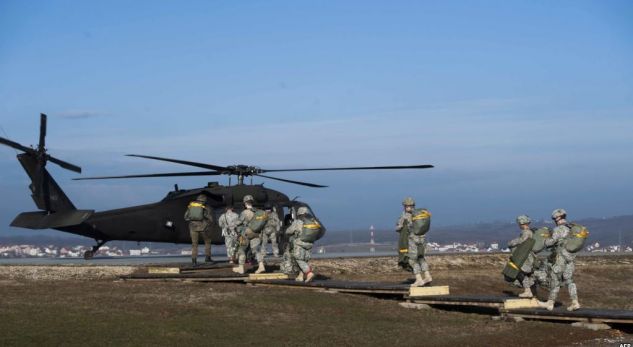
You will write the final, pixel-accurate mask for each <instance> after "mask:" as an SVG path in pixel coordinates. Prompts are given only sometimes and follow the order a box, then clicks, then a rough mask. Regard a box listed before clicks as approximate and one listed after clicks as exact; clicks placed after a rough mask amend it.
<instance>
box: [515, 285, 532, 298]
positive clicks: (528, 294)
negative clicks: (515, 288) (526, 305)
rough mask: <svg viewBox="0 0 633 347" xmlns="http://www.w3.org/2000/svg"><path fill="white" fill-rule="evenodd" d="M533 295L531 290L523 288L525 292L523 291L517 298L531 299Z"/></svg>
mask: <svg viewBox="0 0 633 347" xmlns="http://www.w3.org/2000/svg"><path fill="white" fill-rule="evenodd" d="M533 297H534V294H532V289H530V288H529V287H528V288H525V290H524V291H523V293H521V294H519V298H533Z"/></svg>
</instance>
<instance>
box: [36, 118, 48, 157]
mask: <svg viewBox="0 0 633 347" xmlns="http://www.w3.org/2000/svg"><path fill="white" fill-rule="evenodd" d="M45 141H46V115H45V114H43V113H40V142H39V145H38V147H37V149H38V150H39V151H44V148H46V142H45Z"/></svg>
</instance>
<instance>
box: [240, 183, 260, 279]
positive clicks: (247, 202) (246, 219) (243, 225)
mask: <svg viewBox="0 0 633 347" xmlns="http://www.w3.org/2000/svg"><path fill="white" fill-rule="evenodd" d="M243 201H244V207H245V208H244V211H242V213H241V214H240V218H239V229H240V236H239V237H240V238H242V239H245V238H246V235H245V232H246V229H247V226H248V224H249V223H250V221H251V220H252V219H253V218H255V210H254V208H253V203H254V202H255V199H253V197H252V196H251V195H246V196H245V197H244V200H243ZM242 243H244V244H245V245H242V244H240V247H239V248H238V251H237V254H238V266H236V267H234V268H233V271H234V272H237V273H239V274H244V264H245V263H246V253H247V251H248V248H249V247H250V249H251V252H253V254H255V256H256V257H257V261H258V263H259V267H258V268H257V271H255V273H262V272H264V271H266V268H265V266H264V258H263V257H262V254H261V251H260V249H259V248H260V247H261V244H262V240H261V234H258V235H257V236H256V237H254V238H253V239H251V240H250V241H248V240H246V241H243V242H242Z"/></svg>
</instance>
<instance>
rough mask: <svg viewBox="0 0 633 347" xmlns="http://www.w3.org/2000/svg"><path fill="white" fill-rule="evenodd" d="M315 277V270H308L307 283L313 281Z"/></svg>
mask: <svg viewBox="0 0 633 347" xmlns="http://www.w3.org/2000/svg"><path fill="white" fill-rule="evenodd" d="M313 278H314V272H312V271H310V272H308V275H307V276H306V282H305V283H308V282H312V279H313Z"/></svg>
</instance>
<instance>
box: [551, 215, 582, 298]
mask: <svg viewBox="0 0 633 347" xmlns="http://www.w3.org/2000/svg"><path fill="white" fill-rule="evenodd" d="M570 231H571V230H570V229H569V227H568V226H567V225H565V224H563V225H559V226H557V227H556V228H554V230H553V232H552V237H551V238H550V239H547V240H546V241H545V245H546V246H547V247H556V248H555V250H554V255H553V263H552V264H551V271H550V277H549V280H550V292H549V298H548V300H551V301H555V300H556V297H557V296H558V291H559V290H560V287H561V285H562V284H565V285H567V290H568V291H569V297H570V298H571V299H572V300H575V301H577V300H578V291H577V288H576V283H574V270H575V265H574V260H575V259H576V255H575V254H573V253H570V252H569V251H567V250H566V249H565V238H566V237H567V235H568V234H569V233H570ZM561 282H562V283H561Z"/></svg>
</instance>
